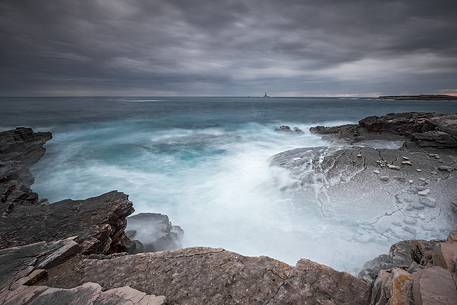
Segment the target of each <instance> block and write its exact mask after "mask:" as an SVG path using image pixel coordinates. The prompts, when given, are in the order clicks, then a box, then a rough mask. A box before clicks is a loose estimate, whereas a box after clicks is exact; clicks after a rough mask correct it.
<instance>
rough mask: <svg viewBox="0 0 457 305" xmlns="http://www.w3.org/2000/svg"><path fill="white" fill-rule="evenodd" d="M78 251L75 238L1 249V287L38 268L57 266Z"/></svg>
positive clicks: (7, 285)
mask: <svg viewBox="0 0 457 305" xmlns="http://www.w3.org/2000/svg"><path fill="white" fill-rule="evenodd" d="M77 251H78V244H77V243H75V242H74V241H73V238H69V239H65V240H59V241H56V242H39V243H34V244H29V245H26V246H22V247H12V248H8V249H3V250H0V289H3V288H5V287H9V286H10V285H11V284H12V283H14V282H15V281H17V280H19V279H20V278H23V277H26V276H28V275H29V274H30V273H31V272H32V271H33V270H34V269H36V268H49V267H52V266H55V265H56V264H57V263H61V262H63V261H65V260H66V259H68V258H69V257H70V256H72V255H74V254H75V253H76V252H77ZM0 303H1V302H0Z"/></svg>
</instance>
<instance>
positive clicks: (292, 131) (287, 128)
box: [275, 125, 303, 134]
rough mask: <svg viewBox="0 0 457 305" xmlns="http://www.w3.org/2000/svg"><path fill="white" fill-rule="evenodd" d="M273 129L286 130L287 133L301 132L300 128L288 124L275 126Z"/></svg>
mask: <svg viewBox="0 0 457 305" xmlns="http://www.w3.org/2000/svg"><path fill="white" fill-rule="evenodd" d="M275 131H279V132H287V133H297V134H302V133H303V130H301V129H300V128H298V127H293V128H292V127H290V126H288V125H281V126H279V127H278V128H275Z"/></svg>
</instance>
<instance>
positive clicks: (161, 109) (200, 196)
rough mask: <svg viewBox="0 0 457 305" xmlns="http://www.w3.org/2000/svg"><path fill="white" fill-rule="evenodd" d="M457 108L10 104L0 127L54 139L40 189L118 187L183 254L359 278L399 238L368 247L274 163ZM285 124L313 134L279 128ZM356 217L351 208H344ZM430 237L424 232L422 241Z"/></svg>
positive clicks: (65, 100)
mask: <svg viewBox="0 0 457 305" xmlns="http://www.w3.org/2000/svg"><path fill="white" fill-rule="evenodd" d="M406 111H437V112H457V102H452V101H419V100H418V101H392V100H378V99H371V98H320V97H319V98H318V97H316V98H312V97H310V98H285V97H284V98H273V97H272V98H254V97H21V98H19V97H14V98H8V97H2V98H0V129H1V130H6V129H11V128H14V127H18V126H27V127H32V128H34V130H35V131H52V133H53V139H52V140H51V141H50V142H48V143H47V144H46V150H47V151H46V155H45V156H44V157H43V158H42V160H41V161H39V162H38V163H37V164H36V165H35V166H34V167H33V169H32V171H33V174H34V176H35V183H34V184H33V186H32V188H33V190H34V191H36V192H38V193H39V194H40V196H41V197H43V198H48V199H49V201H51V202H55V201H58V200H63V199H67V198H72V199H84V198H87V197H91V196H97V195H100V194H102V193H104V192H108V191H111V190H119V191H122V192H125V193H127V194H129V198H130V200H131V201H132V202H133V204H134V208H135V213H142V212H155V213H162V214H166V215H168V216H169V218H170V221H171V222H172V223H173V224H174V225H179V226H181V227H182V228H183V230H184V232H185V235H184V240H183V246H185V247H191V246H205V247H217V248H225V249H227V250H230V251H235V252H237V253H240V254H242V255H249V256H257V255H265V256H270V257H273V258H276V259H278V260H281V261H284V262H286V263H288V264H291V265H295V263H296V262H297V260H299V259H300V258H308V259H311V260H314V261H317V262H319V263H323V264H326V265H329V266H332V267H334V268H336V269H337V270H342V271H348V272H351V273H356V272H357V271H358V270H359V269H360V268H361V266H362V264H363V262H364V261H366V260H368V259H371V258H373V257H374V256H376V255H379V254H381V253H385V252H387V251H388V249H389V245H390V243H391V242H394V241H387V242H379V241H376V240H377V239H373V240H370V239H369V238H368V239H367V240H365V241H360V240H357V239H354V238H353V231H354V230H355V228H357V227H359V226H360V224H361V223H363V222H364V221H370V219H360V215H358V216H357V217H354V219H353V220H352V221H349V222H348V221H347V219H346V221H344V222H338V219H335V217H332V218H329V217H328V216H327V215H325V214H322V213H321V207H319V206H318V205H317V204H316V202H314V201H313V198H297V196H292V195H291V194H290V193H288V192H287V191H285V189H287V185H288V184H290V183H293V181H291V179H290V177H289V175H288V172H287V171H286V170H284V169H280V168H277V167H272V166H270V161H271V158H272V156H273V155H275V154H277V153H279V152H283V151H286V150H289V149H294V148H299V147H314V146H327V145H331V144H330V143H328V142H326V141H325V140H322V139H321V137H319V136H317V135H314V134H311V133H310V132H309V131H308V129H309V127H311V126H315V125H327V126H331V125H339V124H346V123H355V122H357V121H358V120H360V119H362V118H364V117H366V116H369V115H383V114H387V113H392V112H406ZM280 125H289V126H291V127H298V128H300V129H301V130H303V131H304V133H303V134H288V133H281V132H277V131H275V128H277V127H279V126H280ZM334 204H345V205H347V208H348V209H350V203H347V202H341V203H334ZM418 234H419V236H420V232H419V233H418Z"/></svg>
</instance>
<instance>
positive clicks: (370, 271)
mask: <svg viewBox="0 0 457 305" xmlns="http://www.w3.org/2000/svg"><path fill="white" fill-rule="evenodd" d="M456 234H457V231H455V232H453V233H451V234H450V235H449V237H448V239H447V240H445V241H438V240H435V241H433V240H432V241H424V240H409V241H404V242H400V243H397V244H395V245H393V246H392V247H391V249H390V253H389V255H382V256H380V257H378V258H376V259H374V260H373V261H370V262H368V263H367V264H366V265H365V267H366V269H364V270H362V272H361V273H360V274H359V276H360V277H362V278H364V279H368V280H369V281H371V280H373V279H374V283H373V289H372V294H371V303H370V304H372V305H385V304H392V305H393V304H410V305H425V304H427V305H435V304H438V305H441V304H443V305H444V304H457V282H456V281H455V279H456V278H457V270H456V263H457V240H455V236H456ZM443 249H445V250H443ZM386 262H387V263H386Z"/></svg>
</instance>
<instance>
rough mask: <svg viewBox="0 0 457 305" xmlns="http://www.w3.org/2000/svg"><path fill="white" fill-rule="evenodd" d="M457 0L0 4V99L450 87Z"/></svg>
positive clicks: (455, 75)
mask: <svg viewBox="0 0 457 305" xmlns="http://www.w3.org/2000/svg"><path fill="white" fill-rule="evenodd" d="M456 12H457V2H456V1H428V0H414V1H413V0H411V1H393V0H392V1H390V0H384V1H369V0H365V1H362V0H348V1H336V0H335V1H329V0H321V1H303V0H300V1H299V0H288V1H261V0H250V1H241V0H240V1H238V0H237V1H202V0H199V1H190V0H187V1H186V0H168V1H165V0H163V1H155V0H153V1H151V0H131V1H128V0H79V1H73V0H58V1H57V0H56V1H34V0H10V1H1V2H0V39H1V48H0V69H1V70H0V82H1V83H0V90H1V91H0V94H1V95H34V94H38V95H74V94H76V95H116V94H122V95H162V94H163V95H253V94H260V93H262V91H263V90H265V89H267V90H269V91H271V92H272V93H273V94H274V95H325V94H329V95H339V94H362V95H363V94H377V93H389V94H397V93H398V94H399V93H420V92H427V93H428V92H439V91H444V90H452V89H455V88H457V72H456V71H457V34H456V33H457V22H456V21H455V13H456Z"/></svg>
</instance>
